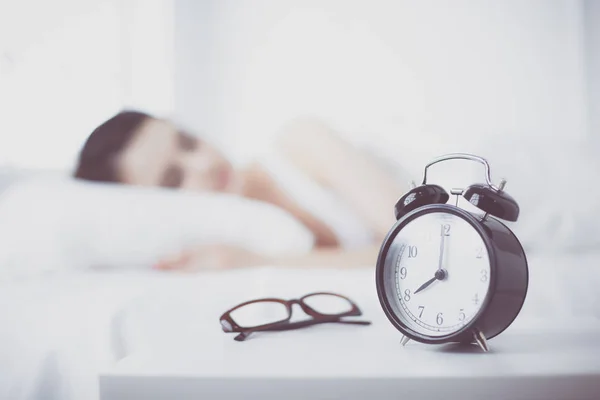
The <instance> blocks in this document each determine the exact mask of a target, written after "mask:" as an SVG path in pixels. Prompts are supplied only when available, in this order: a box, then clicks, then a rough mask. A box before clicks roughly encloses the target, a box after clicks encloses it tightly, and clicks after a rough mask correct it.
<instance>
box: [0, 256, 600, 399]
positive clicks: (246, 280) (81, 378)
mask: <svg viewBox="0 0 600 400" xmlns="http://www.w3.org/2000/svg"><path fill="white" fill-rule="evenodd" d="M599 262H600V249H598V251H593V252H587V253H586V254H573V255H563V256H558V257H557V256H551V257H549V256H536V255H533V256H531V257H530V268H531V286H530V289H529V293H528V297H527V300H526V303H525V306H524V308H523V310H522V312H521V314H520V315H519V317H518V320H517V322H515V327H514V328H513V329H517V330H518V329H519V326H520V325H523V324H527V323H529V322H532V321H534V322H535V321H540V320H542V321H546V322H549V323H556V324H566V323H567V322H572V323H573V324H572V325H569V326H566V325H565V327H564V329H571V330H575V331H576V329H577V324H587V323H589V322H590V321H596V322H597V321H599V320H600V296H599V295H598V291H597V288H598V287H600V271H599V270H598V264H599ZM373 272H374V271H373V269H372V267H369V266H366V267H365V268H361V269H357V270H350V271H340V270H330V269H327V268H323V269H321V270H312V271H308V270H301V269H295V270H285V269H279V268H277V266H265V267H261V268H252V269H240V270H236V271H227V272H220V273H217V272H213V273H203V274H198V275H188V274H184V275H164V274H159V273H153V272H142V271H110V272H99V271H83V272H82V271H76V272H68V273H59V274H53V275H48V276H38V277H35V278H33V277H30V278H27V279H21V280H15V281H11V282H6V281H5V282H3V283H2V285H1V287H0V296H1V297H2V299H1V301H0V318H1V321H2V327H3V328H2V330H1V333H0V334H1V341H0V343H1V348H0V351H1V354H2V356H1V358H0V359H1V363H0V377H1V378H0V397H1V398H7V399H8V398H10V399H83V398H85V399H97V398H98V396H99V394H98V393H99V392H98V374H99V373H100V371H105V370H107V369H109V368H111V366H112V365H114V364H115V363H117V362H118V361H119V360H121V359H123V358H125V357H128V356H131V355H132V354H142V355H143V354H146V355H148V354H157V353H159V354H160V353H164V354H168V353H171V352H177V351H181V350H182V349H181V343H185V342H188V343H189V341H190V340H197V341H199V342H204V343H207V344H208V343H211V342H212V343H219V344H220V345H222V346H223V351H224V352H226V351H228V350H227V348H226V347H225V346H227V343H230V342H231V343H232V345H233V344H234V343H235V342H234V341H233V340H232V339H231V338H230V337H226V336H227V335H225V334H224V333H222V332H221V331H220V328H219V324H218V316H219V315H220V313H222V312H223V311H224V310H226V309H227V308H229V307H231V306H232V305H234V304H237V303H238V302H240V301H243V300H245V299H249V298H257V297H263V296H283V297H286V298H289V297H293V296H298V295H302V294H304V293H307V292H309V291H315V290H334V291H337V292H340V293H344V294H347V295H348V296H350V297H352V298H353V299H355V301H356V302H358V304H359V305H360V306H361V308H362V309H363V311H364V314H365V317H366V318H369V319H370V320H372V321H373V326H371V327H367V328H365V329H381V327H387V326H388V325H387V322H386V320H385V316H384V315H383V313H382V311H381V309H380V307H379V304H378V302H377V298H376V293H375V287H374V281H373V279H374V278H373ZM559 293H562V295H557V294H559ZM582 326H583V325H582ZM509 329H510V328H509ZM307 335H308V336H306V334H305V337H306V340H307V341H310V340H317V341H318V340H319V330H318V329H312V330H310V332H309V333H308V334H307ZM362 336H364V334H360V333H358V334H357V339H360V337H362ZM222 343H225V344H222ZM396 344H397V343H396ZM490 345H491V346H493V345H494V341H493V340H492V341H491V342H490ZM290 362H293V360H290ZM572 367H573V370H574V371H577V365H573V366H572Z"/></svg>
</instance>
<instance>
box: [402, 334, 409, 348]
mask: <svg viewBox="0 0 600 400" xmlns="http://www.w3.org/2000/svg"><path fill="white" fill-rule="evenodd" d="M409 340H410V338H409V337H408V336H402V340H400V344H401V345H402V346H406V343H408V341H409Z"/></svg>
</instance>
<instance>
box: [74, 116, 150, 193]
mask: <svg viewBox="0 0 600 400" xmlns="http://www.w3.org/2000/svg"><path fill="white" fill-rule="evenodd" d="M149 118H152V117H151V116H150V115H148V114H146V113H143V112H140V111H128V110H124V111H121V112H120V113H118V114H117V115H115V116H114V117H112V118H110V119H109V120H107V121H105V122H104V123H102V124H101V125H100V126H98V127H97V128H96V129H94V131H93V132H92V134H91V135H90V136H89V137H88V138H87V140H86V142H85V144H84V145H83V148H82V149H81V152H80V153H79V160H78V162H77V168H76V170H75V174H74V175H75V178H79V179H86V180H90V181H100V182H120V177H119V171H118V170H117V163H116V160H117V156H118V155H119V154H120V153H121V152H122V151H123V149H124V148H125V146H127V144H128V143H129V142H130V141H131V139H132V138H133V135H134V134H135V132H136V130H137V129H138V128H139V127H140V125H141V124H142V123H143V122H145V121H146V120H147V119H149Z"/></svg>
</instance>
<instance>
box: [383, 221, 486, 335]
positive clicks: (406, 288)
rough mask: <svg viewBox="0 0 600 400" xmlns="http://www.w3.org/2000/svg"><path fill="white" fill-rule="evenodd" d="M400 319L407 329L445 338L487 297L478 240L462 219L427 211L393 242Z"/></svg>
mask: <svg viewBox="0 0 600 400" xmlns="http://www.w3.org/2000/svg"><path fill="white" fill-rule="evenodd" d="M393 246H394V247H396V248H398V249H400V250H399V251H398V254H397V256H396V257H395V260H394V261H395V274H394V276H395V288H396V295H397V300H398V304H399V306H400V307H399V310H400V317H401V319H402V321H403V323H404V324H406V325H407V326H408V327H409V328H411V329H412V330H413V331H416V332H418V333H420V334H423V335H427V336H445V335H448V334H451V333H453V332H456V331H458V330H460V329H461V328H462V327H463V326H464V325H466V324H468V323H469V322H471V320H472V319H473V318H474V317H475V316H476V315H477V313H478V311H479V310H480V308H481V306H482V305H483V302H484V300H485V298H486V296H487V294H488V290H489V282H490V261H489V255H488V251H487V247H486V246H485V244H484V242H483V239H482V238H481V236H480V235H479V233H478V232H477V231H476V230H475V229H474V228H473V226H471V225H470V224H469V223H468V222H467V221H465V220H464V219H463V218H461V217H458V216H456V215H454V214H449V213H445V212H431V213H427V214H424V215H421V216H419V217H417V218H415V219H413V220H412V221H410V222H408V223H407V224H406V225H405V226H404V227H403V228H402V230H400V232H399V233H398V234H397V236H396V237H395V238H394V242H393Z"/></svg>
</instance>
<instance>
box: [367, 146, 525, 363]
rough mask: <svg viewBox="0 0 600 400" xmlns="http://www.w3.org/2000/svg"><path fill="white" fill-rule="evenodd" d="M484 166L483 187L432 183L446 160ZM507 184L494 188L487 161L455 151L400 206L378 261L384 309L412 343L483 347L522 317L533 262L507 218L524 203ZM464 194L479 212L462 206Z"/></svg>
mask: <svg viewBox="0 0 600 400" xmlns="http://www.w3.org/2000/svg"><path fill="white" fill-rule="evenodd" d="M456 159H461V160H469V161H475V162H479V163H481V164H483V166H484V167H485V177H486V182H485V183H475V184H473V185H471V186H469V187H467V188H466V189H452V190H451V194H452V195H455V196H457V198H456V199H457V201H456V205H452V204H447V203H448V200H449V199H450V195H449V194H448V192H446V190H444V189H443V188H442V187H441V186H439V185H435V184H432V183H428V182H427V169H428V168H429V167H431V166H432V165H434V164H437V163H440V162H442V161H446V160H456ZM505 185H506V181H505V180H502V181H501V182H500V183H499V184H498V185H497V186H495V185H494V184H493V183H492V181H491V177H490V166H489V164H488V162H487V161H486V160H485V159H483V158H481V157H478V156H475V155H471V154H464V153H455V154H448V155H444V156H441V157H439V158H436V159H434V160H433V161H431V162H430V163H429V164H427V165H426V166H425V171H424V175H423V183H422V184H421V185H420V186H416V187H413V188H412V189H411V190H410V191H409V192H408V193H406V194H405V195H404V196H402V197H401V198H400V199H399V200H398V202H397V203H396V206H395V214H396V219H397V221H396V223H395V224H394V226H393V227H392V228H391V230H390V232H389V233H388V235H387V236H386V238H385V239H384V241H383V243H382V245H381V249H380V252H379V256H378V259H377V269H376V284H377V294H378V296H379V301H380V303H381V306H382V308H383V310H384V312H385V314H386V316H387V318H388V319H389V321H390V322H391V323H392V325H393V326H394V327H396V328H397V329H398V330H399V331H400V332H401V333H402V334H403V335H404V336H403V337H402V341H401V343H402V344H403V345H405V344H406V343H407V342H408V341H409V340H411V339H412V340H415V341H417V342H421V343H426V344H441V343H449V342H458V343H477V344H478V345H479V346H480V347H481V349H482V350H483V351H487V350H488V344H487V341H488V340H489V339H491V338H493V337H494V336H497V335H498V334H500V333H501V332H502V331H504V330H505V329H506V328H507V327H508V326H509V325H510V324H511V323H512V322H513V321H514V319H515V318H516V317H517V315H518V314H519V311H520V310H521V307H522V306H523V302H524V301H525V296H526V294H527V286H528V269H527V258H526V256H525V252H524V250H523V246H522V245H521V243H520V242H519V240H518V239H517V237H516V236H515V234H514V233H513V232H512V231H511V230H510V229H509V228H508V227H507V226H506V225H504V224H503V223H502V222H501V220H505V221H511V222H514V221H517V218H518V217H519V206H518V204H517V202H516V201H515V200H514V199H513V198H512V197H511V196H510V195H508V194H507V193H506V192H505V190H504V187H505ZM459 196H462V197H463V198H464V199H465V200H466V201H468V202H469V203H471V205H473V206H475V207H477V209H479V210H480V211H481V212H480V213H475V212H469V211H466V210H465V209H463V208H461V207H460V206H459V202H458V198H459Z"/></svg>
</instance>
